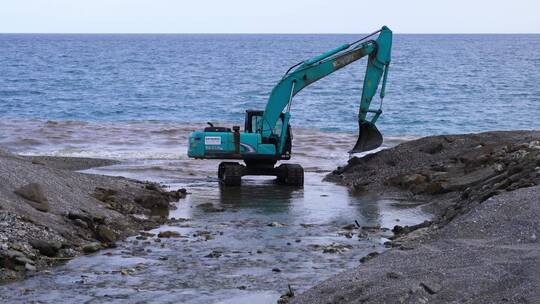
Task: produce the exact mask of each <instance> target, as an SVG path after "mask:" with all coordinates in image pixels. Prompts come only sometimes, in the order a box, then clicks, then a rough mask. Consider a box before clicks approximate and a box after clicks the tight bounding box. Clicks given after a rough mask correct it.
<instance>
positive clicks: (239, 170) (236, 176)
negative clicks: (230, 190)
mask: <svg viewBox="0 0 540 304" xmlns="http://www.w3.org/2000/svg"><path fill="white" fill-rule="evenodd" d="M243 174H244V166H242V165H240V164H239V163H234V162H222V163H221V164H219V167H218V177H219V181H220V182H221V183H222V184H223V185H225V186H240V185H241V184H242V175H243Z"/></svg>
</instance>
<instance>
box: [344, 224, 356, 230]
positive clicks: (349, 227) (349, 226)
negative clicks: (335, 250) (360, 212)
mask: <svg viewBox="0 0 540 304" xmlns="http://www.w3.org/2000/svg"><path fill="white" fill-rule="evenodd" d="M341 229H343V230H354V229H358V227H357V226H356V224H349V225H345V226H343V227H341Z"/></svg>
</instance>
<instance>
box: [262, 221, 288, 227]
mask: <svg viewBox="0 0 540 304" xmlns="http://www.w3.org/2000/svg"><path fill="white" fill-rule="evenodd" d="M267 226H268V227H285V226H287V225H285V224H282V223H279V222H271V223H269V224H268V225H267Z"/></svg>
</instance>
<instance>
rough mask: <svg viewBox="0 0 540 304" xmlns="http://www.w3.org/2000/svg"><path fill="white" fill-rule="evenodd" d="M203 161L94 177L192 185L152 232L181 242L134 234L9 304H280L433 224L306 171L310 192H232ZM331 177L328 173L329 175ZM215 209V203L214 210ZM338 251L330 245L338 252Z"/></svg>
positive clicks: (33, 285)
mask: <svg viewBox="0 0 540 304" xmlns="http://www.w3.org/2000/svg"><path fill="white" fill-rule="evenodd" d="M202 164H203V162H196V164H192V163H190V164H186V163H185V161H180V160H179V161H171V160H169V161H163V160H156V161H149V160H146V161H130V162H124V163H122V164H119V165H115V166H111V167H104V168H97V169H92V170H88V172H89V173H100V174H110V175H122V176H126V177H132V178H138V179H145V180H153V181H159V182H162V183H164V184H166V185H168V186H170V187H171V188H173V189H174V188H179V187H185V188H187V189H188V190H189V192H190V194H189V195H188V196H187V198H186V199H183V200H181V201H179V202H178V203H177V204H176V206H177V208H176V209H175V210H171V211H170V213H169V214H168V216H169V218H171V219H172V218H174V219H176V220H175V221H171V223H170V224H168V225H164V226H162V227H160V228H158V229H155V230H153V231H150V232H152V233H158V232H159V231H167V230H172V231H177V232H179V233H180V234H181V237H175V238H162V239H161V241H160V242H159V241H156V240H157V237H148V238H147V239H145V240H144V239H141V238H140V237H139V239H137V238H136V237H131V238H129V239H127V240H126V241H123V242H119V243H118V247H117V248H115V249H108V250H105V251H101V252H98V253H96V254H93V255H88V256H84V257H80V258H76V259H74V260H71V261H69V262H68V263H66V264H65V265H62V266H60V267H56V268H53V269H51V270H50V272H46V273H40V274H38V275H36V276H34V277H32V278H30V279H28V280H26V281H24V282H17V283H13V284H10V285H5V286H2V287H0V291H1V294H2V296H1V297H0V298H3V299H4V300H6V301H9V302H20V303H29V302H57V303H58V302H59V303H65V302H70V303H100V302H108V303H137V302H139V303H167V302H169V303H179V302H182V303H275V302H276V300H277V299H278V298H279V296H280V294H281V293H283V292H285V291H286V290H287V288H288V285H289V284H290V285H291V287H292V288H293V290H295V291H302V290H305V289H306V288H309V287H311V286H313V285H315V284H317V283H318V282H320V281H322V280H324V279H326V278H328V277H330V276H331V275H333V274H335V273H337V272H339V271H341V270H343V269H344V268H346V267H352V266H355V265H358V264H359V259H360V257H362V256H364V255H366V254H367V253H369V252H372V251H382V250H384V246H382V243H383V242H384V241H385V240H386V239H385V236H388V235H390V234H391V232H389V231H386V229H355V230H352V233H351V231H347V230H344V229H342V227H343V226H345V225H348V224H351V223H354V221H355V220H356V221H358V223H359V224H360V225H361V226H367V227H373V226H377V225H380V226H381V227H383V228H384V227H386V228H391V227H393V225H395V224H398V223H399V224H400V225H407V224H414V223H417V222H421V221H423V220H424V219H426V218H427V217H428V215H427V214H425V213H423V212H422V211H420V210H419V208H418V207H410V208H403V207H398V206H395V204H394V203H395V201H392V200H388V199H378V198H377V197H374V196H356V195H353V194H352V193H350V192H349V191H348V190H347V189H346V188H345V187H342V186H338V185H334V184H332V183H327V182H323V181H322V178H323V177H324V174H325V173H324V172H318V171H317V172H306V180H305V187H304V188H303V189H299V188H290V187H283V186H277V185H275V184H274V183H273V181H272V180H271V179H265V178H249V177H248V178H246V179H245V180H244V184H243V186H242V187H240V188H223V187H220V186H219V184H218V181H217V179H216V178H215V177H213V176H212V171H213V170H214V169H213V165H214V164H212V162H210V163H204V164H205V165H204V167H203V169H202V170H201V171H202V172H201V173H202V174H199V175H194V174H192V173H188V174H186V173H185V172H186V170H187V171H189V169H188V167H189V166H190V165H193V166H201V165H202ZM323 171H324V170H323ZM208 203H212V204H213V206H212V207H209V204H208ZM331 244H334V246H330V247H328V245H331Z"/></svg>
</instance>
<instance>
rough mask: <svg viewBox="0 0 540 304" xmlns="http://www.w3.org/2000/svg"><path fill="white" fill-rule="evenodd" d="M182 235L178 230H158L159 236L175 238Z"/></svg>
mask: <svg viewBox="0 0 540 304" xmlns="http://www.w3.org/2000/svg"><path fill="white" fill-rule="evenodd" d="M181 236H182V235H181V234H180V233H179V232H176V231H169V230H168V231H160V232H159V233H158V237H159V238H177V237H181Z"/></svg>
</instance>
